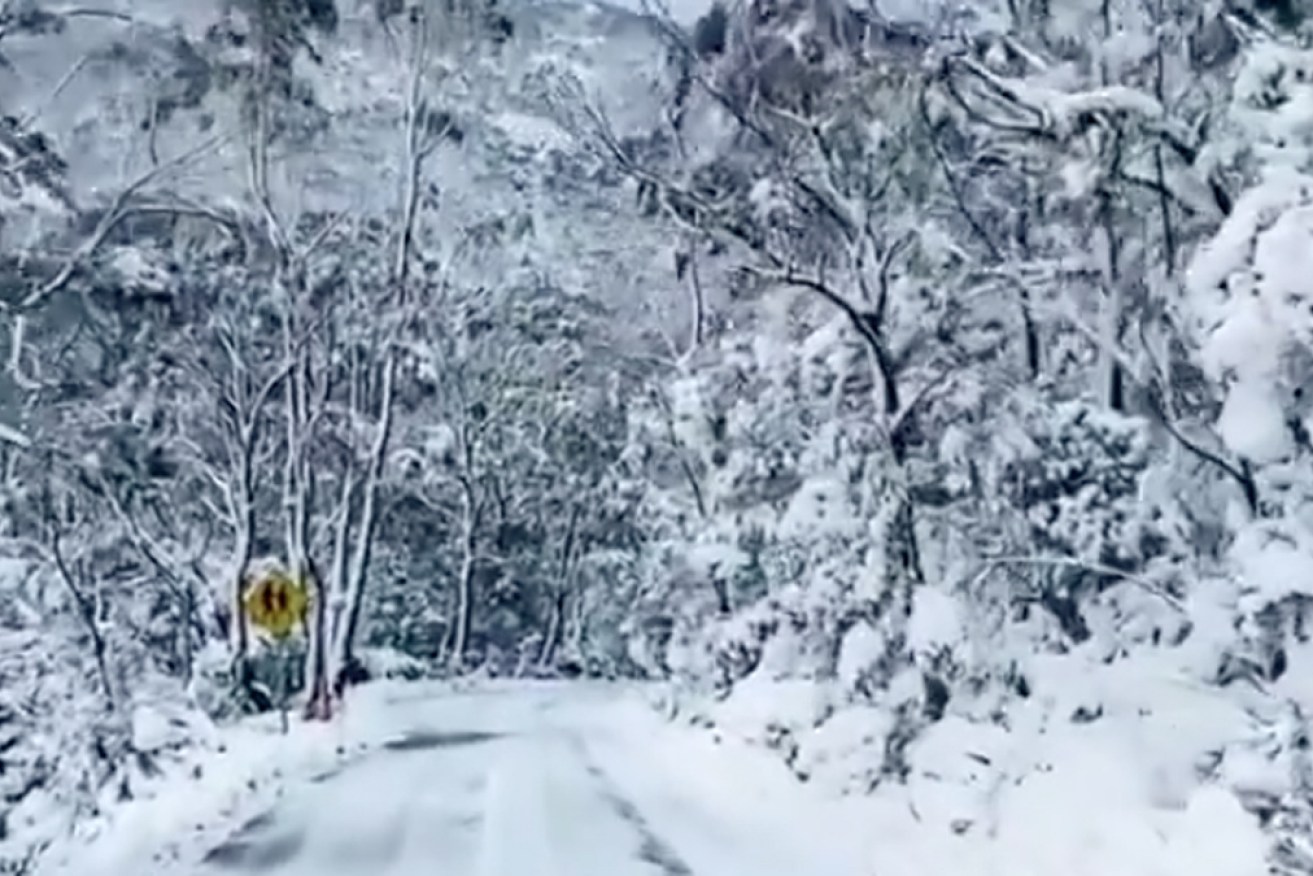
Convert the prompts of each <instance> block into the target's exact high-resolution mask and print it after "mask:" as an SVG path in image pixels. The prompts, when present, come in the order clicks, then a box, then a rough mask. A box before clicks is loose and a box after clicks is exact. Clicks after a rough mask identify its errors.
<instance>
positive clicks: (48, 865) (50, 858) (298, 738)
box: [37, 682, 396, 876]
mask: <svg viewBox="0 0 1313 876" xmlns="http://www.w3.org/2000/svg"><path fill="white" fill-rule="evenodd" d="M395 688H396V685H395V684H393V683H390V682H384V683H378V684H373V685H368V686H365V687H362V688H360V689H358V690H356V691H354V692H353V694H352V697H351V699H350V700H349V702H348V704H347V708H346V710H345V711H344V713H343V715H342V716H341V717H340V718H339V720H337V721H334V722H332V723H330V724H306V723H302V722H300V721H297V720H296V719H295V717H293V720H292V722H291V725H290V732H289V733H288V734H286V735H284V734H283V733H282V732H281V721H280V719H279V718H278V717H277V716H276V715H266V716H261V717H259V718H252V719H249V720H246V721H243V722H240V723H238V724H236V725H233V726H230V727H224V728H222V729H215V730H214V732H213V733H212V734H211V735H210V738H209V739H207V740H203V744H202V745H201V746H200V747H198V748H197V749H195V750H194V751H193V752H191V753H189V755H188V756H187V757H186V759H185V760H182V761H180V762H177V763H174V764H173V765H172V766H171V767H170V768H169V769H168V770H167V771H166V772H165V773H164V775H162V776H161V777H159V779H158V781H156V782H155V783H154V784H153V785H151V786H149V787H147V788H145V789H142V790H141V791H140V792H139V794H138V797H137V799H135V800H132V801H128V802H126V803H122V804H119V805H116V806H114V807H113V808H111V809H109V810H108V811H107V813H106V814H105V816H104V817H102V818H100V819H97V820H94V821H91V822H88V823H87V824H84V825H83V826H82V827H81V828H80V829H79V830H78V832H77V833H76V834H75V835H74V836H72V837H69V838H67V839H65V840H63V841H61V842H60V843H58V844H57V845H56V846H54V847H52V848H51V849H49V850H48V851H47V852H46V853H45V854H44V855H43V856H42V858H41V859H40V864H39V868H38V871H37V872H38V873H39V874H43V876H44V874H51V876H54V874H60V876H81V874H93V873H110V874H129V873H145V872H147V871H148V870H149V869H151V868H152V867H153V866H154V865H156V864H159V863H162V862H168V861H186V860H188V859H189V858H192V857H194V856H195V855H196V854H197V853H198V852H199V851H203V850H205V849H208V848H209V847H210V846H212V845H214V844H216V843H217V842H219V841H220V840H221V839H222V838H223V837H224V836H225V835H226V834H227V833H228V832H230V831H231V830H232V829H233V828H234V826H235V825H237V824H240V823H241V822H242V821H243V820H244V819H246V818H248V817H250V816H251V815H252V814H253V813H256V812H259V811H261V810H262V809H265V808H267V807H268V806H270V805H271V804H272V803H273V802H274V801H275V800H276V799H277V798H278V797H279V796H280V795H281V794H282V793H283V791H284V788H285V787H286V786H287V785H288V784H289V783H296V782H300V781H305V780H307V779H309V778H311V777H314V776H316V775H321V774H324V773H326V772H328V771H331V770H334V769H337V768H339V767H340V766H341V764H342V763H344V762H346V761H349V760H351V759H353V758H356V757H359V756H361V755H362V754H363V753H364V752H365V751H366V750H368V749H369V748H371V747H373V746H376V745H377V744H379V743H380V742H381V741H382V740H384V739H386V738H387V737H388V734H389V732H394V728H393V727H392V726H391V725H390V723H389V722H390V721H391V720H392V719H393V715H392V714H391V713H390V712H389V711H388V710H387V709H386V708H385V703H386V701H387V700H388V699H389V698H390V697H392V696H395V695H396V693H395ZM134 723H135V731H136V733H137V734H138V736H139V738H138V740H137V741H138V742H140V743H142V744H143V745H147V746H148V745H150V744H151V740H150V739H148V738H144V737H149V736H155V735H158V733H159V732H162V725H161V724H160V722H159V721H158V720H156V718H155V716H153V715H152V714H151V713H149V712H141V713H139V714H138V716H137V719H136V721H135V722H134ZM156 741H158V740H156Z"/></svg>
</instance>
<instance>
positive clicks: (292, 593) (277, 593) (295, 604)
mask: <svg viewBox="0 0 1313 876" xmlns="http://www.w3.org/2000/svg"><path fill="white" fill-rule="evenodd" d="M309 602H310V597H309V594H308V593H307V592H306V588H305V585H304V584H302V583H301V582H300V581H296V580H294V579H293V578H291V577H290V576H288V575H287V574H286V573H284V572H281V571H274V572H269V573H267V574H264V575H262V576H260V577H259V578H257V579H256V580H255V582H254V583H253V584H252V585H251V588H250V590H249V591H247V594H246V614H247V615H248V616H249V617H250V619H251V623H253V624H255V625H256V626H257V627H260V628H261V629H263V630H264V631H265V632H267V633H269V635H271V636H273V637H274V638H276V639H284V638H286V637H287V636H289V635H290V634H291V632H292V630H294V629H295V628H296V625H297V624H299V623H301V621H302V619H303V618H304V617H305V610H306V606H307V605H308V604H309Z"/></svg>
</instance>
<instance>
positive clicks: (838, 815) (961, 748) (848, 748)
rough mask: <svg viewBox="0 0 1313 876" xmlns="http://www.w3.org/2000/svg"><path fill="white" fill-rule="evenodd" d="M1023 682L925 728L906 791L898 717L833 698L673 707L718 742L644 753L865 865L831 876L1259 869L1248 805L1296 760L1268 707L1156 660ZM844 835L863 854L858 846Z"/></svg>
mask: <svg viewBox="0 0 1313 876" xmlns="http://www.w3.org/2000/svg"><path fill="white" fill-rule="evenodd" d="M1028 678H1029V680H1030V685H1031V690H1030V692H1029V696H1027V697H1025V698H1015V699H1009V700H1008V701H1007V702H1006V707H1005V708H998V707H997V706H996V707H995V708H994V709H991V710H986V709H982V708H980V704H969V705H965V706H962V705H959V708H957V709H953V708H950V711H949V713H948V714H947V715H946V716H945V717H944V718H943V719H942V720H940V721H937V722H934V723H930V724H929V725H928V726H925V727H923V728H922V729H921V730H920V732H919V733H917V735H916V736H915V738H914V739H913V740H912V741H911V742H910V743H908V745H907V747H906V749H905V750H904V751H903V752H902V754H901V756H902V762H905V763H906V765H907V767H908V774H907V776H906V781H905V782H903V783H899V782H897V781H894V780H893V779H891V778H889V777H887V776H882V767H883V766H884V765H885V759H886V757H888V756H890V755H889V746H890V742H889V740H890V738H891V736H890V734H891V733H892V732H893V729H894V728H895V726H896V725H897V717H896V716H895V715H894V714H893V712H892V710H891V709H890V708H882V707H881V706H880V705H878V704H877V705H869V704H845V700H844V699H843V698H842V697H841V696H840V695H839V693H838V689H837V686H836V687H835V688H827V687H825V686H824V685H821V684H818V683H816V682H812V681H808V682H771V681H766V680H760V679H754V678H749V679H747V680H745V681H744V682H741V683H740V684H739V685H738V686H737V687H736V688H735V690H734V692H733V693H732V694H730V696H728V697H727V698H725V699H724V700H721V701H719V702H710V701H704V702H699V703H694V704H685V705H684V706H683V707H681V708H680V709H679V710H677V711H678V712H679V717H680V719H682V721H683V723H685V724H688V725H694V726H700V727H703V728H706V727H710V728H712V730H711V732H710V733H696V732H694V731H692V730H691V729H689V728H688V727H679V726H677V725H675V724H668V725H667V727H668V728H669V729H668V730H667V732H666V733H665V734H664V735H663V736H662V738H663V739H665V740H667V741H666V742H665V743H663V745H662V746H660V747H658V746H656V745H650V746H648V750H650V751H653V756H654V757H655V756H657V754H656V752H657V751H658V750H661V751H663V752H664V753H665V756H666V757H667V758H668V760H669V763H670V769H676V770H679V771H680V772H681V775H687V776H688V781H690V782H692V783H696V784H697V785H698V787H699V788H700V791H699V793H700V794H713V795H714V794H716V793H717V792H716V790H715V789H716V786H717V785H718V784H719V786H720V787H721V788H722V789H723V790H722V791H721V792H720V793H721V795H722V796H724V795H732V796H733V797H734V798H735V799H737V800H749V801H752V802H753V805H756V806H759V807H765V808H766V809H771V808H772V807H776V808H778V809H779V810H780V811H779V812H777V813H774V814H772V815H771V816H770V818H771V819H774V820H775V821H776V822H778V827H777V829H778V830H779V831H783V832H785V833H792V834H802V835H806V834H813V835H814V836H815V837H817V838H818V841H820V842H821V844H823V845H825V846H826V847H827V849H828V851H827V852H826V854H831V855H840V856H841V857H843V860H841V861H836V862H835V866H836V867H837V868H839V867H855V866H856V864H855V863H853V862H855V861H857V860H858V859H860V860H861V861H862V862H863V864H864V866H865V867H866V870H865V871H859V870H854V869H847V870H845V869H833V870H826V871H825V872H832V873H836V874H837V873H847V872H853V873H856V872H878V873H881V874H883V876H923V874H925V873H930V872H958V873H965V874H990V876H994V874H997V876H1032V874H1033V876H1049V874H1053V873H1063V874H1066V876H1085V874H1088V876H1106V874H1108V873H1118V874H1120V876H1253V874H1255V873H1263V872H1266V871H1267V861H1266V858H1267V855H1268V853H1269V851H1270V850H1271V848H1272V845H1273V840H1272V838H1271V837H1270V836H1268V835H1266V834H1265V833H1264V831H1263V830H1262V829H1261V828H1260V826H1259V820H1258V818H1256V817H1255V815H1254V814H1251V811H1247V810H1246V805H1248V808H1249V809H1250V810H1253V809H1255V808H1256V806H1262V805H1269V804H1268V803H1264V802H1261V801H1260V802H1259V803H1258V804H1256V800H1258V799H1259V798H1256V797H1255V795H1265V796H1263V797H1262V798H1261V800H1262V801H1270V800H1272V799H1274V798H1278V797H1279V795H1280V793H1281V789H1282V787H1283V786H1286V787H1288V786H1290V784H1291V780H1292V779H1293V778H1295V776H1294V775H1293V772H1294V771H1296V770H1297V767H1298V765H1297V764H1296V763H1295V762H1294V760H1293V759H1294V758H1296V757H1297V754H1298V752H1297V751H1294V750H1292V749H1293V748H1294V747H1295V746H1293V745H1285V746H1283V745H1282V744H1281V743H1280V741H1279V740H1276V739H1275V737H1274V735H1273V727H1274V725H1275V722H1277V719H1278V717H1279V716H1278V714H1277V712H1279V711H1280V710H1279V708H1278V704H1277V702H1276V701H1275V700H1274V698H1272V697H1270V696H1262V695H1259V694H1257V693H1254V694H1252V695H1250V694H1248V693H1241V692H1238V691H1233V690H1222V689H1219V688H1216V687H1210V686H1206V685H1203V684H1201V683H1198V682H1194V681H1192V680H1191V679H1190V676H1189V675H1188V673H1185V672H1182V671H1181V670H1180V668H1179V666H1178V665H1176V664H1174V663H1173V662H1172V661H1171V660H1170V659H1169V658H1164V659H1161V660H1160V659H1156V658H1155V657H1154V656H1153V655H1139V656H1137V657H1136V658H1135V659H1128V660H1123V661H1120V662H1117V663H1113V664H1106V663H1103V662H1102V661H1099V660H1096V659H1094V657H1093V656H1092V655H1088V654H1081V653H1076V654H1069V655H1064V656H1051V657H1050V656H1045V657H1039V658H1036V659H1035V660H1034V661H1033V663H1032V665H1031V667H1030V669H1029V672H1028ZM663 710H664V711H665V713H666V714H667V715H670V714H673V713H675V711H676V710H672V709H671V708H670V706H669V704H668V703H666V704H663ZM991 712H992V714H991ZM652 720H658V719H657V718H656V716H655V714H653V715H652ZM699 736H700V737H702V738H701V740H700V741H693V740H692V739H690V737H693V739H696V737H699ZM699 750H702V751H703V752H705V753H704V754H701V755H699V754H698V751H699ZM790 773H792V775H790ZM767 776H769V777H770V778H769V783H771V785H772V788H773V790H770V791H768V790H766V788H765V787H764V785H763V783H766V782H767V781H768V780H767V779H766V778H763V777H767ZM798 779H802V780H804V781H803V782H799V781H798ZM781 783H783V784H781ZM785 784H792V785H793V789H792V790H789V789H787V788H786V787H784V785H785ZM704 785H705V786H706V787H705V788H704V787H703V786H704ZM800 794H801V795H804V796H806V797H807V798H808V799H809V800H810V801H811V802H809V803H807V804H806V805H805V806H802V805H800V804H799V802H798V801H799V795H800ZM706 799H716V798H715V797H708V798H706ZM772 799H773V800H774V802H770V801H771V800H772ZM724 805H725V806H731V805H733V803H732V801H731V800H729V799H728V798H727V799H725V800H724ZM800 813H809V814H807V815H800ZM800 818H803V819H806V820H807V821H811V826H808V825H807V824H806V823H805V822H804V821H800V820H799V819H800ZM813 819H814V820H813ZM790 824H792V826H790ZM849 833H853V834H855V835H856V836H860V837H870V838H871V840H870V841H869V842H865V843H862V844H860V848H855V847H853V844H854V840H853V839H852V837H851V836H848V834H849ZM845 844H846V845H847V849H846V851H845V850H843V848H842V847H843V846H845ZM817 872H819V871H817Z"/></svg>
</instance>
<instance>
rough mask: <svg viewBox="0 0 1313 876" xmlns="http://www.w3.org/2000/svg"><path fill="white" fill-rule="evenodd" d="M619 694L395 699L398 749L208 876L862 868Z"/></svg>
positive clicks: (299, 806)
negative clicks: (762, 806) (712, 774)
mask: <svg viewBox="0 0 1313 876" xmlns="http://www.w3.org/2000/svg"><path fill="white" fill-rule="evenodd" d="M621 699H622V694H621V693H620V692H618V691H616V690H615V689H609V688H589V687H583V686H579V687H572V688H557V687H548V688H545V689H525V688H520V689H512V690H503V691H484V692H481V693H477V694H463V695H451V694H448V695H445V696H424V695H417V696H414V697H413V699H410V701H408V702H394V703H393V704H392V705H391V707H390V708H392V709H393V710H395V714H394V715H393V716H392V718H393V720H395V721H396V722H397V726H398V731H397V732H396V734H395V735H393V736H392V739H391V741H389V742H388V743H387V744H385V745H384V746H383V747H382V748H381V749H380V750H379V751H377V752H375V753H373V754H371V755H370V756H368V757H366V758H364V759H363V760H360V761H358V762H356V763H354V764H352V765H350V766H346V767H343V768H342V769H340V770H338V771H336V772H332V773H327V774H324V775H321V776H319V777H318V778H316V779H315V780H314V781H311V782H307V783H305V784H303V785H301V786H296V787H292V788H290V789H289V791H288V792H287V793H286V794H285V795H284V797H283V799H282V800H281V801H280V802H279V804H278V805H277V806H275V807H274V808H273V809H272V810H270V811H268V812H266V813H263V814H262V815H260V816H259V817H257V818H255V819H254V820H253V821H251V822H249V823H248V824H247V825H246V826H244V827H243V828H241V829H240V830H238V831H237V832H236V833H235V834H234V835H233V836H231V837H230V838H229V839H228V840H227V841H226V842H224V843H223V844H221V845H219V846H218V847H216V848H214V849H213V850H211V851H210V852H209V854H208V855H207V857H206V858H205V860H204V862H203V864H202V865H201V867H200V870H199V874H198V876H200V874H203V876H224V874H248V873H261V874H285V876H334V874H342V876H347V874H352V876H356V874H358V876H421V874H423V876H432V874H443V876H683V874H689V876H748V874H751V876H776V874H778V876H786V874H787V876H801V874H807V873H817V874H820V873H824V874H826V876H848V874H853V876H855V874H857V873H858V872H860V870H858V869H856V868H853V867H847V866H843V864H842V863H840V862H838V861H829V862H827V861H824V860H816V859H815V858H814V856H815V854H816V851H815V850H814V849H800V848H797V847H796V846H795V845H793V844H792V839H791V838H790V836H789V834H790V833H796V831H797V828H798V825H797V824H796V823H794V824H789V823H788V821H787V820H784V819H786V818H787V812H781V811H780V807H779V806H778V805H776V806H771V807H769V811H771V812H774V813H778V814H779V815H780V816H782V818H781V820H780V821H778V822H777V823H775V824H770V823H769V821H771V820H773V819H769V818H768V819H767V820H766V821H763V820H762V819H761V818H760V815H761V813H762V812H764V811H768V810H759V811H758V812H757V816H754V815H753V812H754V806H753V805H751V804H752V803H753V802H758V803H760V802H761V799H760V792H761V790H762V789H761V788H759V787H757V788H754V786H753V784H752V783H751V782H750V781H748V780H747V777H746V776H744V774H743V773H742V772H740V771H737V770H735V769H734V766H735V765H734V764H733V763H732V760H733V759H732V758H731V762H730V763H722V764H719V765H718V767H719V768H718V769H717V770H716V772H717V773H718V775H719V779H718V780H717V781H715V782H710V783H709V782H708V781H707V779H708V778H709V776H708V774H707V772H706V771H705V770H701V771H700V772H701V776H700V777H698V775H697V774H698V773H699V764H698V762H697V761H698V760H699V758H698V757H697V755H696V754H695V753H692V752H690V751H682V752H681V751H673V750H671V748H670V745H669V740H668V739H667V740H665V741H664V742H663V740H662V739H660V738H659V736H660V733H661V729H662V725H661V724H660V723H659V722H657V721H655V720H653V721H652V724H651V726H646V722H645V721H644V720H643V718H644V716H643V715H642V714H640V712H639V710H638V709H636V708H633V707H632V706H629V707H627V704H626V703H624V702H621ZM667 732H669V731H668V730H667ZM654 733H655V734H656V735H654ZM753 761H754V763H753V764H749V765H748V766H755V767H757V768H760V767H761V766H763V765H764V764H769V760H766V759H764V758H763V760H762V761H761V762H755V761H756V759H755V758H753ZM742 766H743V765H742V764H740V765H739V767H740V768H742ZM726 767H728V769H726ZM690 772H692V774H693V775H692V776H691V775H690ZM735 775H738V776H740V777H743V779H744V780H743V781H739V780H738V779H735V778H731V777H733V776H735ZM727 785H738V787H727ZM754 797H755V798H756V800H755V801H754V799H753V798H754ZM777 802H778V801H777ZM808 845H810V843H809V844H808ZM817 845H821V844H819V843H818V844H817ZM826 845H828V844H826ZM823 857H824V855H823ZM847 863H856V862H855V861H849V862H847ZM834 865H839V866H840V867H841V868H842V869H835V868H834Z"/></svg>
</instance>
